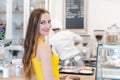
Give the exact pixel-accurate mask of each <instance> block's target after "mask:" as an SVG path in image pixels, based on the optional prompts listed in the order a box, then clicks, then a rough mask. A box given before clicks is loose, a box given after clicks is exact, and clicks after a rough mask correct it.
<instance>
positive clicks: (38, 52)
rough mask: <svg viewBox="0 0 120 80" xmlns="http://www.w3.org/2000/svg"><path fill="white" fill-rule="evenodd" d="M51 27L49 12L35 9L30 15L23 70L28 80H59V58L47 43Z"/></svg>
mask: <svg viewBox="0 0 120 80" xmlns="http://www.w3.org/2000/svg"><path fill="white" fill-rule="evenodd" d="M50 27H51V20H50V15H49V12H48V11H46V10H44V9H40V8H38V9H35V10H33V11H32V13H31V14H30V18H29V22H28V27H27V33H26V38H25V42H24V55H23V68H24V72H25V76H26V80H32V79H33V75H35V77H36V80H58V79H59V70H58V63H59V62H58V61H59V60H58V57H57V56H56V55H55V54H54V53H53V52H52V51H51V48H50V45H49V44H47V43H45V36H46V35H48V33H49V30H50Z"/></svg>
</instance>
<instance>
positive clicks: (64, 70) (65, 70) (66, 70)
mask: <svg viewBox="0 0 120 80" xmlns="http://www.w3.org/2000/svg"><path fill="white" fill-rule="evenodd" d="M61 72H74V70H68V69H63V70H61Z"/></svg>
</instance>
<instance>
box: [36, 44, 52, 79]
mask: <svg viewBox="0 0 120 80" xmlns="http://www.w3.org/2000/svg"><path fill="white" fill-rule="evenodd" d="M36 54H37V55H36V56H37V58H38V59H39V60H40V61H41V64H42V72H43V76H44V80H54V77H53V72H52V53H51V48H50V46H49V45H48V44H46V43H41V44H38V46H37V51H36Z"/></svg>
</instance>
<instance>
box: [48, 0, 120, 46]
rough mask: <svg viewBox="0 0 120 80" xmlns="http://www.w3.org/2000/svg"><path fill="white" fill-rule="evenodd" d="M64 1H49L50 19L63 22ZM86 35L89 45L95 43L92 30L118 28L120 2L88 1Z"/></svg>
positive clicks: (108, 0) (115, 0) (109, 0)
mask: <svg viewBox="0 0 120 80" xmlns="http://www.w3.org/2000/svg"><path fill="white" fill-rule="evenodd" d="M63 2H64V0H50V12H51V17H54V18H57V19H59V20H60V21H61V22H64V21H63V20H64V15H63V13H64V3H63ZM87 7H88V9H87V10H88V11H87V33H88V34H90V35H91V40H92V41H91V42H93V43H91V45H92V44H94V42H95V37H94V33H93V30H94V29H105V30H106V29H107V27H109V26H111V25H112V24H114V23H116V24H117V25H118V26H119V27H120V0H88V6H87Z"/></svg>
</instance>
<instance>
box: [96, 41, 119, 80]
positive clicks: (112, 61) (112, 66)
mask: <svg viewBox="0 0 120 80" xmlns="http://www.w3.org/2000/svg"><path fill="white" fill-rule="evenodd" d="M119 72H120V43H119V42H118V43H117V42H116V43H99V44H98V49H97V66H96V80H106V79H109V80H120V73H119Z"/></svg>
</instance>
